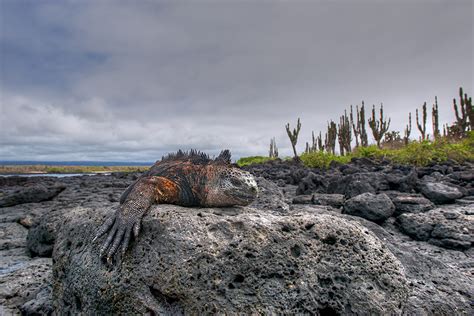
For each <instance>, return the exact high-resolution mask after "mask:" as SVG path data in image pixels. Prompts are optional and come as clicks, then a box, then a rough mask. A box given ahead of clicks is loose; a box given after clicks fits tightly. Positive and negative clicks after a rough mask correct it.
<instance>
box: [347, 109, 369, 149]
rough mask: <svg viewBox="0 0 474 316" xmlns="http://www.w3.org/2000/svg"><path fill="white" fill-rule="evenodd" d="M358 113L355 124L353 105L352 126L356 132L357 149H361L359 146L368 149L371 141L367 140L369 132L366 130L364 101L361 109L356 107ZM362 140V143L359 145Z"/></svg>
mask: <svg viewBox="0 0 474 316" xmlns="http://www.w3.org/2000/svg"><path fill="white" fill-rule="evenodd" d="M356 112H357V120H356V122H354V115H353V113H352V105H351V125H352V129H353V131H354V136H355V141H356V147H359V144H360V145H361V146H362V147H367V146H368V145H369V141H368V139H367V131H366V130H365V109H364V101H362V106H361V107H360V110H359V106H358V105H356ZM359 138H360V143H359Z"/></svg>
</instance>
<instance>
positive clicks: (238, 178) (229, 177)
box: [205, 166, 258, 206]
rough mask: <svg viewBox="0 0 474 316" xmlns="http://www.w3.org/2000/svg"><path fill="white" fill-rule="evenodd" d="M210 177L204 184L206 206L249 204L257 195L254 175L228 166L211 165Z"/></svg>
mask: <svg viewBox="0 0 474 316" xmlns="http://www.w3.org/2000/svg"><path fill="white" fill-rule="evenodd" d="M210 169H212V170H210V171H211V172H210V174H212V176H211V177H209V178H208V182H207V183H206V185H205V191H206V203H205V204H206V205H207V206H232V205H249V204H250V203H252V202H253V201H254V200H255V198H256V197H257V193H258V187H257V182H256V181H255V179H254V177H253V176H252V175H251V174H250V173H249V172H246V171H243V170H240V169H238V168H235V167H229V166H225V167H224V166H211V167H210Z"/></svg>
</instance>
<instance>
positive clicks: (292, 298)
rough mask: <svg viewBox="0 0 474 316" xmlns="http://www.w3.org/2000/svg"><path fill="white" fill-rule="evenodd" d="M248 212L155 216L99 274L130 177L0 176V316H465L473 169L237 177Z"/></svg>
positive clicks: (365, 163)
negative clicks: (248, 189)
mask: <svg viewBox="0 0 474 316" xmlns="http://www.w3.org/2000/svg"><path fill="white" fill-rule="evenodd" d="M246 169H247V170H249V171H250V172H252V173H253V174H254V175H255V176H257V177H258V178H257V181H258V184H259V188H260V194H259V198H258V199H257V200H256V201H255V202H254V203H253V204H252V205H250V206H249V207H238V208H227V209H226V208H209V209H202V208H201V209H200V208H183V207H178V206H172V205H166V206H157V207H154V208H153V209H152V210H151V212H150V214H149V215H147V216H146V217H145V218H144V224H143V231H142V235H141V237H140V238H139V240H138V241H135V242H134V243H135V244H134V246H133V247H132V248H131V249H130V251H129V252H128V253H127V255H126V256H125V258H123V261H122V264H120V265H116V266H107V265H106V264H104V263H103V262H101V261H100V260H98V257H97V245H95V244H91V243H90V240H91V235H92V234H93V232H94V230H95V229H96V228H97V226H98V225H99V223H101V222H102V221H103V219H104V218H105V216H107V215H108V214H110V212H112V211H113V208H114V207H116V206H117V205H118V199H119V197H120V194H121V193H122V192H123V191H124V190H125V188H126V187H127V186H128V185H129V184H131V183H132V182H133V180H134V179H136V177H137V176H138V175H137V174H112V175H96V176H80V177H65V178H50V177H34V178H19V177H7V178H5V177H0V252H1V255H0V304H1V305H0V314H27V315H29V314H51V313H53V311H56V312H58V313H61V314H62V313H66V314H67V313H72V314H77V313H85V314H94V313H104V314H105V313H151V314H153V313H155V314H160V313H161V314H189V313H191V314H201V313H215V312H217V311H226V312H228V313H242V312H247V313H248V312H251V313H252V312H253V313H263V314H268V313H278V314H281V313H290V314H293V313H303V314H304V313H306V314H321V315H334V314H367V313H372V314H405V315H472V314H474V259H473V256H474V250H473V247H472V246H473V242H474V165H472V164H464V165H458V164H455V163H452V162H448V163H445V164H442V165H434V166H430V167H423V168H415V167H407V166H397V165H393V164H390V163H388V162H381V163H380V162H379V163H375V162H373V161H371V160H368V159H357V160H354V161H353V162H351V163H350V164H346V165H337V164H334V165H332V166H331V168H330V169H328V170H319V169H310V168H305V167H302V166H301V165H299V164H296V163H293V162H280V161H273V162H268V163H265V164H261V165H254V166H249V167H246Z"/></svg>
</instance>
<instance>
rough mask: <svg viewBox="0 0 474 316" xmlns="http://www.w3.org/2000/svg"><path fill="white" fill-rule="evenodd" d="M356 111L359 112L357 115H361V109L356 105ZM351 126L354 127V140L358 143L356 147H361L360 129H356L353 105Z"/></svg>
mask: <svg viewBox="0 0 474 316" xmlns="http://www.w3.org/2000/svg"><path fill="white" fill-rule="evenodd" d="M356 111H357V115H359V109H358V108H357V105H356ZM358 123H359V120H357V124H358ZM351 125H352V129H353V130H354V138H355V141H356V147H359V136H360V131H359V129H358V128H356V124H354V114H353V112H352V105H351Z"/></svg>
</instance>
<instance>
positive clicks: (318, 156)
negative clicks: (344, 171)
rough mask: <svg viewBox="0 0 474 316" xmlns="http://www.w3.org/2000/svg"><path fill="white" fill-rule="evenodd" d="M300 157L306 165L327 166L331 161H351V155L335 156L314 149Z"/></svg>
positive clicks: (312, 166) (314, 166)
mask: <svg viewBox="0 0 474 316" xmlns="http://www.w3.org/2000/svg"><path fill="white" fill-rule="evenodd" d="M300 159H301V161H302V162H303V163H304V164H305V166H307V167H311V168H328V167H329V164H330V163H331V161H337V162H340V163H348V162H349V161H351V156H350V155H347V156H337V155H334V154H331V153H327V152H322V151H315V152H311V153H304V154H302V155H301V156H300Z"/></svg>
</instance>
